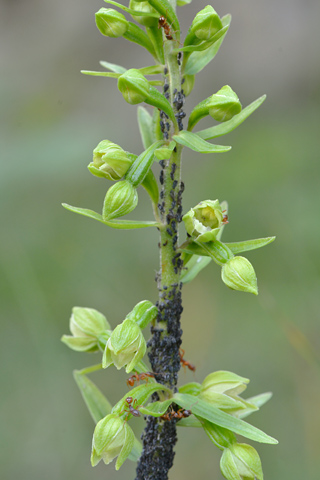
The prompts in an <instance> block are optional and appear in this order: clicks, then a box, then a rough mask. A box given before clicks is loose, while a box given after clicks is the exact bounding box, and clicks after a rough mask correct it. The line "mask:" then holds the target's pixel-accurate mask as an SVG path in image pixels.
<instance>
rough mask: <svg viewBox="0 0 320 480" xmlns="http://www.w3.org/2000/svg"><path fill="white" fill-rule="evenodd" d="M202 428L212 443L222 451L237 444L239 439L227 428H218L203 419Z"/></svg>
mask: <svg viewBox="0 0 320 480" xmlns="http://www.w3.org/2000/svg"><path fill="white" fill-rule="evenodd" d="M202 427H203V430H204V431H205V432H206V434H207V435H208V437H209V438H210V440H211V442H212V443H214V445H215V446H216V447H218V448H219V449H220V450H224V449H225V448H228V447H229V446H231V445H233V444H234V443H236V442H237V438H236V436H235V434H234V433H233V432H231V431H230V430H227V429H226V428H222V427H218V426H217V425H215V424H213V423H212V422H208V421H207V420H203V419H202Z"/></svg>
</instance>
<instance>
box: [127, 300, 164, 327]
mask: <svg viewBox="0 0 320 480" xmlns="http://www.w3.org/2000/svg"><path fill="white" fill-rule="evenodd" d="M157 315H158V309H157V307H156V306H155V305H153V303H152V302H149V301H148V300H143V301H142V302H139V303H137V305H136V306H135V307H134V308H133V309H132V310H131V312H130V313H128V315H127V316H126V319H129V320H132V321H133V322H136V324H137V325H139V327H140V328H141V329H143V328H145V327H146V326H147V325H148V324H149V323H150V322H152V321H153V320H155V319H156V317H157Z"/></svg>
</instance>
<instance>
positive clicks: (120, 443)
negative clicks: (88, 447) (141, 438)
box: [91, 414, 134, 470]
mask: <svg viewBox="0 0 320 480" xmlns="http://www.w3.org/2000/svg"><path fill="white" fill-rule="evenodd" d="M133 444H134V433H133V431H132V429H131V428H130V427H129V425H128V423H127V422H123V419H121V418H120V417H119V415H116V414H110V415H107V416H106V417H104V418H102V419H101V420H100V421H99V422H98V423H97V425H96V428H95V430H94V434H93V439H92V453H91V464H92V466H93V467H95V466H96V465H97V464H98V463H99V462H100V460H103V461H104V463H105V464H106V465H108V464H109V463H110V462H112V460H113V459H114V458H115V457H118V459H117V462H116V470H119V468H120V467H121V465H122V464H123V462H124V461H125V460H126V458H127V457H128V455H129V454H130V452H131V450H132V447H133Z"/></svg>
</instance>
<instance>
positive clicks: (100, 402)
mask: <svg viewBox="0 0 320 480" xmlns="http://www.w3.org/2000/svg"><path fill="white" fill-rule="evenodd" d="M73 377H74V379H75V381H76V384H77V385H78V387H79V390H80V392H81V395H82V397H83V400H84V402H85V404H86V405H87V408H88V410H89V412H90V415H91V417H92V418H93V420H94V422H95V423H98V422H99V420H101V419H102V418H104V417H105V416H106V415H108V414H109V413H111V410H112V405H111V403H110V402H109V400H107V398H106V397H105V396H104V395H103V393H102V392H101V390H99V388H98V387H97V386H96V385H95V384H94V383H93V382H92V381H91V380H90V379H89V378H88V377H87V376H86V375H84V374H82V373H81V372H80V371H78V370H75V371H74V372H73Z"/></svg>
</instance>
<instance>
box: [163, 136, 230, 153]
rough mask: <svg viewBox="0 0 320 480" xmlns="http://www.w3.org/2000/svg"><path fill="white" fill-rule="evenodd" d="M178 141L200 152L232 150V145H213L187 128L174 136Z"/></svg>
mask: <svg viewBox="0 0 320 480" xmlns="http://www.w3.org/2000/svg"><path fill="white" fill-rule="evenodd" d="M172 138H173V139H174V140H175V141H176V142H177V143H180V145H183V146H184V147H188V148H190V149H191V150H193V151H194V152H199V153H223V152H228V151H229V150H231V147H228V146H224V145H213V144H212V143H209V142H206V141H205V140H203V139H202V138H200V137H199V136H198V135H197V134H196V133H192V132H187V130H181V132H180V133H179V134H178V135H173V137H172Z"/></svg>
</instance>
